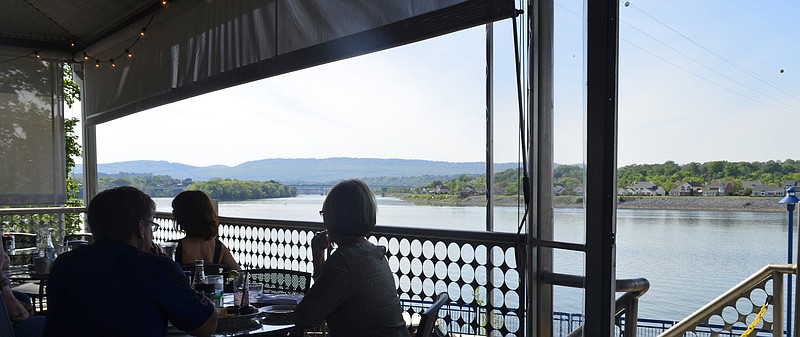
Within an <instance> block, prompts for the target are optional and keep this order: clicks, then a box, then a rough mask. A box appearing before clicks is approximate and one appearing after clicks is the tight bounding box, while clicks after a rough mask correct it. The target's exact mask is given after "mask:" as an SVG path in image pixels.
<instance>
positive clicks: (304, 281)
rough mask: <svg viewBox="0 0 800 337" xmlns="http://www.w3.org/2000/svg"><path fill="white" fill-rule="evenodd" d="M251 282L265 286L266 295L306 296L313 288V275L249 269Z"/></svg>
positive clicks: (287, 271) (289, 271)
mask: <svg viewBox="0 0 800 337" xmlns="http://www.w3.org/2000/svg"><path fill="white" fill-rule="evenodd" d="M245 272H247V273H248V274H249V280H250V282H253V283H255V282H258V283H261V284H263V285H264V292H265V293H272V294H305V293H307V292H308V289H309V288H310V287H311V273H308V272H304V271H297V270H289V269H249V270H245Z"/></svg>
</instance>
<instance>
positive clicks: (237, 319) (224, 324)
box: [217, 312, 261, 331]
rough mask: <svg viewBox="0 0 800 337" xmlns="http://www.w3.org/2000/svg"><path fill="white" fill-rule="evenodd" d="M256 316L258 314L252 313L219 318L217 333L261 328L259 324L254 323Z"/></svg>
mask: <svg viewBox="0 0 800 337" xmlns="http://www.w3.org/2000/svg"><path fill="white" fill-rule="evenodd" d="M258 315H259V313H258V312H254V313H250V314H245V315H231V316H227V317H220V318H219V319H218V320H217V331H241V330H247V329H255V328H258V327H261V324H259V323H258V322H256V321H255V318H256V316H258Z"/></svg>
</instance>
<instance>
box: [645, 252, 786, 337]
mask: <svg viewBox="0 0 800 337" xmlns="http://www.w3.org/2000/svg"><path fill="white" fill-rule="evenodd" d="M795 270H796V266H795V265H790V264H770V265H767V266H765V267H764V268H762V269H761V270H759V271H757V272H756V273H754V274H753V275H751V276H750V277H748V278H746V279H745V280H744V281H742V282H739V284H737V285H736V286H734V287H733V288H731V289H730V290H728V291H726V292H725V293H723V294H722V295H720V296H719V297H717V298H716V299H714V300H713V301H711V302H710V303H708V304H706V305H705V306H703V307H702V308H700V309H698V310H697V311H695V312H694V313H692V314H691V315H689V316H688V317H686V318H685V319H683V320H681V321H680V322H678V323H676V324H675V325H673V326H672V327H671V328H670V329H669V330H667V331H665V332H664V333H662V334H661V335H659V336H660V337H673V336H684V335H685V334H687V333H688V334H690V335H692V336H724V335H729V334H731V333H732V331H734V330H735V329H741V327H742V326H744V327H747V326H749V325H750V324H751V323H752V322H753V321H754V320H756V316H757V315H758V313H759V311H760V310H761V307H762V306H764V305H765V304H766V305H767V306H768V307H771V309H770V310H768V311H769V312H770V313H771V315H765V316H763V317H762V318H761V321H760V322H759V323H758V324H757V325H755V326H754V328H755V329H754V330H753V331H754V332H755V333H756V334H758V333H759V332H762V333H770V332H771V335H772V336H774V337H779V336H783V334H784V333H783V326H784V320H783V309H784V307H783V301H782V294H783V283H784V282H783V280H784V275H786V274H794V273H795ZM770 283H771V284H772V287H771V288H772V289H769V288H770V287H769V285H770ZM773 295H774V296H773ZM769 298H772V303H771V304H770V303H769ZM768 309H769V308H768Z"/></svg>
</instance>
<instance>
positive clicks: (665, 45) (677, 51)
mask: <svg viewBox="0 0 800 337" xmlns="http://www.w3.org/2000/svg"><path fill="white" fill-rule="evenodd" d="M623 23H625V24H626V25H628V26H630V27H631V28H633V29H635V30H637V31H638V32H640V33H642V34H644V35H646V36H647V37H649V38H651V39H653V40H654V41H656V42H658V43H659V44H661V45H663V46H664V47H667V48H669V49H670V50H672V51H674V52H676V53H678V54H680V55H682V56H684V57H686V58H688V59H690V60H692V61H694V62H695V63H697V64H699V65H701V66H703V67H705V68H706V69H708V70H710V71H713V72H714V73H716V74H718V75H720V76H722V77H725V78H726V79H728V80H731V81H733V82H736V83H738V84H739V85H741V86H743V87H745V88H747V89H750V90H752V91H754V92H756V93H759V94H761V95H764V96H765V97H767V98H769V99H772V100H775V101H778V102H780V103H782V104H784V105H787V106H789V107H791V108H794V109H797V110H800V107H797V106H792V105H791V104H788V103H785V102H781V101H780V100H779V99H777V98H775V97H772V96H770V95H769V94H767V93H764V92H762V91H760V90H758V89H756V88H753V87H751V86H749V85H747V84H745V83H742V82H741V81H739V80H737V79H734V78H732V77H730V76H728V75H725V74H724V73H722V72H720V71H718V70H716V69H714V68H712V67H711V66H709V65H706V64H704V63H703V62H700V61H698V60H696V59H695V58H693V57H691V56H689V55H687V54H685V53H683V52H682V51H680V50H678V49H676V48H673V47H672V46H670V45H668V44H666V43H664V42H662V41H661V40H659V39H657V38H655V37H654V36H652V35H650V34H648V33H647V32H645V31H643V30H641V29H639V28H636V27H635V26H633V25H631V24H629V23H627V22H623ZM620 39H622V38H620ZM626 42H628V43H630V41H626ZM637 47H638V46H637ZM638 48H640V49H642V48H641V47H638ZM686 71H688V72H691V71H690V70H686Z"/></svg>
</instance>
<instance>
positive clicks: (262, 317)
mask: <svg viewBox="0 0 800 337" xmlns="http://www.w3.org/2000/svg"><path fill="white" fill-rule="evenodd" d="M253 304H254V305H255V307H257V310H258V311H257V312H256V313H254V314H251V315H248V316H247V317H237V316H229V317H220V318H219V321H218V323H217V331H216V332H215V333H214V334H213V335H212V336H219V337H222V336H303V335H304V330H303V329H301V328H298V327H296V326H295V325H294V323H292V322H291V319H289V320H287V319H285V317H283V316H281V317H273V316H271V315H270V311H269V310H270V308H271V307H272V306H270V305H264V304H265V303H253ZM222 306H223V307H226V308H227V307H232V306H233V294H231V293H225V294H224V295H223V297H222ZM243 320H244V322H243ZM231 323H234V324H231ZM167 336H170V337H173V336H174V337H178V336H181V337H182V336H190V335H189V334H188V333H186V332H184V331H180V330H177V329H175V328H174V327H172V325H168V326H167Z"/></svg>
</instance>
